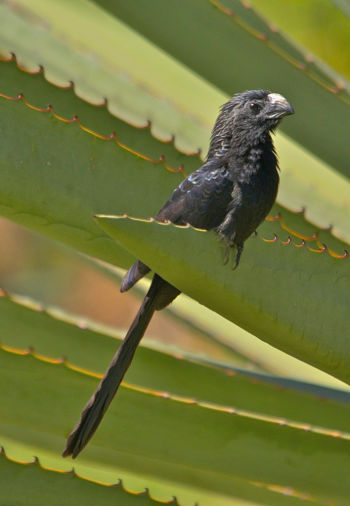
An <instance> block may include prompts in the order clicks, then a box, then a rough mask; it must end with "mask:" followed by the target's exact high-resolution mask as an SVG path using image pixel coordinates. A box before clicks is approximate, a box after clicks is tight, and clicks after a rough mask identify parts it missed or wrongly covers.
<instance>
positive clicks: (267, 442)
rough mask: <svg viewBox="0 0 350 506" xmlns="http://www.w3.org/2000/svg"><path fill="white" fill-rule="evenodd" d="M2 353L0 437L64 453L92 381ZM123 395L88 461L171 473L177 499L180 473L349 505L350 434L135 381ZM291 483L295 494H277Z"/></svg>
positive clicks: (258, 494) (252, 491)
mask: <svg viewBox="0 0 350 506" xmlns="http://www.w3.org/2000/svg"><path fill="white" fill-rule="evenodd" d="M0 360H1V368H0V375H1V381H2V382H4V381H6V384H7V388H6V391H5V389H2V390H1V393H0V396H1V406H2V409H3V414H2V417H1V420H0V439H2V438H4V439H8V438H12V439H13V438H16V440H17V441H22V442H23V444H24V445H35V446H36V447H37V448H38V450H39V449H40V448H41V447H42V448H44V449H46V451H47V450H50V451H51V452H59V450H60V449H61V446H62V445H63V437H62V433H64V432H68V430H69V428H70V425H71V423H73V421H74V419H75V417H76V411H77V406H76V404H77V399H80V398H82V399H84V400H85V397H86V396H87V395H88V392H89V391H90V390H92V388H93V387H94V384H95V381H94V380H93V379H92V378H89V377H87V376H84V375H82V374H78V373H76V372H73V371H69V370H68V369H67V368H65V367H64V366H62V365H61V366H59V365H54V364H52V363H45V362H43V361H38V360H35V359H34V358H33V357H23V356H20V355H15V354H11V353H5V352H1V353H0ZM13 371H16V374H15V375H14V374H13ZM9 378H10V380H9ZM118 397H119V398H118V403H114V404H113V406H112V407H111V410H110V411H109V413H108V416H106V419H105V420H104V423H103V425H102V427H101V428H100V430H99V432H98V433H97V434H96V436H95V437H94V439H93V441H92V443H91V444H90V446H89V448H87V449H86V451H85V453H84V455H83V457H82V458H81V463H82V464H84V463H87V464H88V465H90V466H91V467H93V466H95V467H100V466H101V468H100V469H99V471H98V472H101V471H102V470H103V468H104V467H106V468H107V470H108V469H109V471H111V470H112V469H113V467H114V466H116V467H117V468H120V467H122V468H123V469H125V470H126V472H127V471H128V470H131V471H132V472H134V473H139V474H141V475H142V476H144V478H145V480H147V476H152V475H154V474H156V475H157V477H158V478H159V479H161V478H164V479H166V480H169V481H172V482H173V485H174V486H173V490H172V492H173V493H175V494H176V496H177V497H178V500H179V502H180V503H181V496H180V495H179V494H177V487H176V483H177V482H181V483H184V484H186V483H188V484H189V486H195V487H202V488H203V489H204V490H209V491H213V492H215V491H219V492H220V493H224V494H227V495H232V496H233V497H241V498H243V499H244V498H246V499H248V500H251V501H255V502H261V503H263V504H271V505H274V504H276V505H278V504H281V500H282V501H283V504H287V505H288V504H297V501H296V500H301V499H304V500H305V499H306V500H310V501H312V500H313V501H314V502H316V504H317V503H322V502H325V501H329V502H336V503H337V504H346V501H347V498H348V494H349V492H350V490H349V485H348V481H347V480H346V475H347V474H346V473H347V466H346V462H347V459H348V451H349V448H348V445H349V442H348V438H350V435H348V434H346V433H339V432H338V433H336V434H335V433H334V432H332V431H329V430H323V429H317V428H312V427H311V428H310V427H305V426H298V425H297V424H296V425H294V426H293V424H290V423H288V422H283V424H282V425H281V421H280V420H277V419H273V418H269V417H264V416H262V417H261V416H260V415H259V414H254V413H243V412H240V411H239V410H238V411H237V412H236V415H234V414H233V413H234V411H232V410H230V408H228V409H223V408H221V407H220V406H214V405H210V404H203V405H202V406H200V405H196V404H193V403H189V402H188V401H187V400H186V399H182V398H177V399H176V400H175V398H171V397H170V398H165V397H162V396H158V395H155V394H154V393H152V392H144V391H138V390H134V389H130V388H122V389H121V391H120V393H119V395H118ZM39 405H40V410H39V409H37V406H39ZM33 406H35V407H36V408H35V409H33ZM141 420H142V423H140V421H141ZM199 428H200V429H199ZM305 429H307V430H305ZM334 435H337V436H338V437H334ZM320 449H322V450H320ZM266 455H268V456H269V458H268V459H266ZM38 456H39V458H41V456H40V452H39V451H38ZM41 460H42V462H43V463H44V461H43V459H42V458H41ZM44 465H45V464H44ZM78 465H79V464H78ZM78 465H77V472H78V473H79V470H78ZM121 477H122V476H121ZM326 477H327V479H326ZM237 482H238V483H239V482H241V487H237V486H236V485H237ZM271 489H272V490H274V492H271ZM287 490H288V491H289V492H288V493H289V494H290V497H287V496H286V497H285V496H284V495H281V494H284V492H285V491H287ZM150 493H151V495H152V489H151V490H150ZM282 497H283V499H282ZM193 499H195V498H194V497H193ZM203 504H205V502H203ZM207 504H208V503H207ZM209 504H210V503H209Z"/></svg>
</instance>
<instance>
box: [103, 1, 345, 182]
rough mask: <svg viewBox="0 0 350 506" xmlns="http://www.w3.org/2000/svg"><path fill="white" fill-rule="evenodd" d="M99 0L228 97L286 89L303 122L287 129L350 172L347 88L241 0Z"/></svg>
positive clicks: (285, 124)
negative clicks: (135, 2)
mask: <svg viewBox="0 0 350 506" xmlns="http://www.w3.org/2000/svg"><path fill="white" fill-rule="evenodd" d="M97 3H98V4H99V5H101V6H103V7H104V8H106V9H108V10H109V12H111V13H113V14H114V15H115V16H117V17H118V18H119V19H121V20H122V21H124V22H125V23H128V24H129V26H131V27H132V28H134V29H136V30H138V31H139V32H140V33H142V34H143V35H144V36H145V37H147V38H148V39H149V40H150V41H152V42H153V43H155V44H156V45H157V46H159V47H161V48H162V49H164V50H165V51H167V52H168V53H169V54H170V55H172V56H173V57H175V58H177V60H179V61H181V62H182V63H184V64H185V65H187V66H188V67H189V68H190V69H191V70H193V71H195V72H197V73H198V74H199V75H201V76H202V77H203V78H204V79H207V80H208V81H209V82H211V83H213V84H214V85H215V86H217V87H218V88H219V89H221V90H223V91H224V92H225V93H227V94H229V95H231V94H232V92H233V90H244V89H256V88H258V87H259V88H260V87H261V88H266V89H271V88H273V90H274V91H278V92H280V93H283V94H285V95H286V96H287V97H288V98H290V100H291V101H292V103H293V105H294V106H295V110H296V112H297V114H298V115H299V117H302V121H301V120H299V121H297V120H296V118H295V119H294V120H290V121H285V122H283V124H282V129H283V130H284V131H285V132H286V133H287V134H288V135H290V136H291V137H293V138H294V139H295V140H297V141H298V142H299V143H300V144H301V145H304V146H306V147H307V148H308V149H309V150H310V151H312V152H313V153H315V154H317V156H318V157H320V158H322V159H324V160H326V161H327V162H328V163H330V164H331V165H332V166H333V167H335V168H336V169H337V170H339V171H340V172H342V173H343V174H346V175H349V166H348V164H347V160H349V159H350V146H349V143H348V142H347V132H348V131H349V130H350V115H349V105H350V99H349V95H348V93H344V96H343V93H340V94H339V93H338V96H337V90H336V85H335V83H332V84H331V85H330V84H329V80H328V79H327V77H326V76H325V75H324V73H323V72H322V71H321V70H316V69H315V68H314V67H315V65H314V66H313V68H312V70H311V71H309V69H308V65H307V62H306V61H305V59H304V57H303V56H302V55H301V54H300V53H299V54H298V52H297V50H296V49H295V48H294V47H293V46H292V45H291V44H288V42H287V41H286V40H285V39H284V38H283V37H282V36H281V35H280V34H278V33H275V32H274V31H273V30H271V29H270V28H269V26H268V25H266V24H264V23H262V21H261V20H260V19H259V18H258V17H257V16H255V15H254V13H253V12H252V11H251V10H249V9H247V8H245V6H244V5H243V4H242V3H241V2H239V1H238V0H220V1H217V0H212V1H209V0H208V1H202V0H195V1H192V2H190V4H189V3H188V2H187V1H186V0H179V1H170V2H167V5H166V8H165V7H164V5H163V2H162V1H161V0H151V1H149V0H141V1H139V2H138V6H137V9H135V8H134V5H133V3H132V2H131V3H130V2H124V1H120V0H113V1H111V0H97ZM155 19H157V23H155V22H154V20H155ZM179 26H181V27H182V30H181V37H179V35H178V27H179ZM189 48H191V50H190V51H189ZM242 48H244V50H242ZM218 56H219V57H218ZM320 76H322V77H320ZM326 111H328V113H326ZM325 118H327V121H325Z"/></svg>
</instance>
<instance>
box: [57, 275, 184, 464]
mask: <svg viewBox="0 0 350 506" xmlns="http://www.w3.org/2000/svg"><path fill="white" fill-rule="evenodd" d="M179 293H180V292H179V290H177V288H175V287H174V286H172V285H170V284H169V283H167V282H166V281H165V280H163V279H162V278H161V277H160V276H158V275H157V274H155V275H154V277H153V281H152V284H151V286H150V289H149V290H148V293H147V295H146V296H145V298H144V300H143V302H142V304H141V307H140V309H139V311H138V313H137V315H136V317H135V319H134V321H133V322H132V324H131V327H130V328H129V330H128V333H127V334H126V336H125V338H124V341H123V342H122V344H121V346H120V347H119V349H118V351H117V353H116V354H115V355H114V357H113V360H112V362H111V364H110V366H109V368H108V369H107V371H106V373H105V375H104V377H103V378H102V380H101V381H100V383H99V385H98V387H97V388H96V390H95V392H94V394H93V395H92V397H91V398H90V400H89V401H88V403H87V404H86V406H85V408H84V409H83V411H82V413H81V416H80V420H79V422H78V423H77V425H76V426H75V427H74V429H73V430H72V432H71V433H70V435H69V436H68V439H67V444H66V447H65V449H64V450H63V453H62V455H63V457H68V456H69V455H72V457H73V458H75V457H76V456H77V455H78V454H79V453H80V452H81V450H82V449H83V448H84V447H85V446H86V444H87V443H88V442H89V440H90V439H91V437H92V436H93V434H94V433H95V431H96V429H97V427H98V426H99V424H100V422H101V420H102V418H103V416H104V414H105V412H106V411H107V409H108V406H109V405H110V403H111V401H112V399H113V397H114V396H115V394H116V393H117V390H118V387H119V385H120V383H121V381H122V379H123V377H124V375H125V373H126V371H127V369H128V367H129V365H130V363H131V361H132V359H133V356H134V353H135V351H136V348H137V345H138V344H139V342H140V340H141V338H142V336H143V335H144V333H145V331H146V329H147V327H148V324H149V322H150V320H151V318H152V315H153V313H154V311H156V310H159V309H163V308H164V307H165V306H167V305H168V304H170V302H171V301H172V300H173V299H175V297H176V296H177V295H178V294H179Z"/></svg>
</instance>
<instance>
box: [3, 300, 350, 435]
mask: <svg viewBox="0 0 350 506" xmlns="http://www.w3.org/2000/svg"><path fill="white" fill-rule="evenodd" d="M0 315H1V321H2V336H3V337H2V347H3V349H5V350H6V349H10V350H13V351H14V352H16V351H17V352H18V353H23V354H26V353H32V354H34V356H36V357H38V358H45V357H49V358H48V360H51V361H53V362H56V363H60V362H62V360H64V361H65V363H66V365H67V366H68V367H69V368H72V369H73V370H75V369H77V370H82V371H85V373H86V374H89V375H91V376H94V377H96V376H101V375H102V373H103V372H104V370H105V369H106V367H107V366H108V364H109V362H110V360H111V359H112V357H113V355H114V353H115V351H116V349H117V347H118V346H119V344H120V338H119V339H118V338H116V337H115V332H114V335H113V334H111V329H106V328H105V329H104V328H103V327H102V328H100V327H99V326H98V325H97V324H94V323H90V324H88V325H89V326H86V325H87V324H86V323H82V322H79V320H78V321H77V320H76V319H73V318H72V317H71V316H69V315H66V314H65V313H59V312H58V311H57V310H56V312H55V311H52V310H51V312H46V311H44V310H43V308H42V307H40V306H38V305H34V303H33V301H30V300H27V301H26V305H23V302H22V303H20V301H18V300H17V301H16V299H12V298H10V297H8V296H3V297H1V298H0ZM26 350H27V351H26ZM30 350H32V351H30ZM63 357H65V358H64V359H63ZM126 381H127V382H128V383H131V384H134V385H140V386H142V387H144V388H148V389H152V390H155V391H158V392H161V391H165V392H167V393H169V394H172V395H181V396H185V397H187V398H192V399H195V400H197V401H202V402H203V401H207V402H211V403H220V404H234V405H235V406H236V407H239V408H240V409H246V410H251V411H258V412H261V413H265V414H268V415H271V416H277V417H280V418H281V417H283V418H289V419H297V420H298V421H299V422H302V423H311V424H313V425H321V426H324V427H332V428H333V429H334V430H335V429H337V430H345V431H346V430H347V427H348V419H349V414H350V405H346V403H349V402H350V401H349V395H348V394H347V393H344V392H341V391H339V390H332V389H327V388H317V387H315V386H313V385H308V384H305V383H301V382H289V383H288V382H286V381H285V380H283V379H281V380H280V379H278V378H269V377H266V376H264V375H259V374H254V373H250V374H249V375H247V374H245V373H243V372H240V371H239V370H237V369H233V368H227V369H222V368H221V369H220V368H218V367H213V366H208V365H203V364H200V363H198V362H197V363H195V362H193V361H188V360H186V359H184V357H181V356H179V355H170V354H165V353H161V352H159V351H157V350H153V349H147V348H144V347H141V348H140V349H139V350H138V352H137V354H136V358H135V362H134V363H133V366H132V367H131V368H130V370H129V372H128V374H127V377H126ZM271 382H272V383H271ZM276 385H277V387H279V389H276ZM286 387H287V389H286ZM310 393H311V394H312V395H310ZM320 399H322V400H323V402H320ZM338 401H340V402H338ZM325 403H326V405H327V408H325Z"/></svg>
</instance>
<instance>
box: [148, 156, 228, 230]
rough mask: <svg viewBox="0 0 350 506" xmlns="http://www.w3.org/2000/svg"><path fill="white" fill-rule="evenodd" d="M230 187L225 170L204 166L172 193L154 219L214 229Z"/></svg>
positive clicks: (222, 216) (225, 203)
mask: <svg viewBox="0 0 350 506" xmlns="http://www.w3.org/2000/svg"><path fill="white" fill-rule="evenodd" d="M233 185H234V183H233V180H232V175H231V173H230V172H229V171H228V170H227V169H226V168H225V167H223V166H220V167H215V166H213V164H212V163H207V164H205V165H203V166H202V167H200V168H199V169H198V170H196V171H195V172H193V173H192V174H191V175H190V176H189V177H188V178H186V179H185V180H184V181H183V182H182V183H181V184H180V185H179V186H178V187H177V188H176V189H175V190H174V192H173V194H172V195H171V197H170V198H169V200H168V201H167V202H166V203H165V204H164V206H163V207H162V208H161V210H160V211H159V213H158V215H157V217H156V219H157V220H159V221H167V220H168V221H171V222H172V223H175V224H177V225H185V224H186V223H190V224H191V225H192V226H194V227H198V228H204V229H206V230H210V229H213V228H215V227H217V226H218V225H220V223H222V221H223V220H224V218H225V216H226V212H227V207H228V204H229V202H230V199H231V193H232V190H233Z"/></svg>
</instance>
